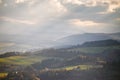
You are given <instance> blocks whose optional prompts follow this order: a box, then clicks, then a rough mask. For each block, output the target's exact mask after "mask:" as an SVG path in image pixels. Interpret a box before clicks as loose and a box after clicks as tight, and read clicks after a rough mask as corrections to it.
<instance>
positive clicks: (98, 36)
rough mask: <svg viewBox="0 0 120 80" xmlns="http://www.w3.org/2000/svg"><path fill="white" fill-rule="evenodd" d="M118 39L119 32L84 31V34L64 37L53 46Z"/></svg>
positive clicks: (119, 38) (119, 37)
mask: <svg viewBox="0 0 120 80" xmlns="http://www.w3.org/2000/svg"><path fill="white" fill-rule="evenodd" d="M108 39H113V40H120V33H113V34H105V33H84V34H76V35H71V36H67V37H64V38H62V39H59V40H57V41H56V42H55V46H57V47H69V46H72V45H80V44H83V43H85V42H90V41H100V40H108Z"/></svg>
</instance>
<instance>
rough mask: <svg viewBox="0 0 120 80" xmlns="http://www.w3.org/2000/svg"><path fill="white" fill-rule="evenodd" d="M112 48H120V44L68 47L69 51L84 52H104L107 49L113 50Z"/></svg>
mask: <svg viewBox="0 0 120 80" xmlns="http://www.w3.org/2000/svg"><path fill="white" fill-rule="evenodd" d="M111 49H120V46H106V47H82V48H75V49H74V48H73V49H68V51H80V52H84V53H91V54H92V53H93V54H94V53H102V52H103V51H105V50H111Z"/></svg>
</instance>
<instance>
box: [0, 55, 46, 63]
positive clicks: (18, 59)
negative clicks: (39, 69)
mask: <svg viewBox="0 0 120 80" xmlns="http://www.w3.org/2000/svg"><path fill="white" fill-rule="evenodd" d="M46 58H47V57H41V56H11V57H6V58H0V63H6V64H17V65H30V64H32V63H35V62H41V61H42V60H44V59H46Z"/></svg>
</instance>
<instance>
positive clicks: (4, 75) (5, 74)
mask: <svg viewBox="0 0 120 80" xmlns="http://www.w3.org/2000/svg"><path fill="white" fill-rule="evenodd" d="M7 75H8V73H0V79H1V78H5V77H6V76H7Z"/></svg>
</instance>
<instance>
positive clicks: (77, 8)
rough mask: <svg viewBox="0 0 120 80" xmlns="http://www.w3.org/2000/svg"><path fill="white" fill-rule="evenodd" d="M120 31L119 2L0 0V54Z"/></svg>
mask: <svg viewBox="0 0 120 80" xmlns="http://www.w3.org/2000/svg"><path fill="white" fill-rule="evenodd" d="M116 32H120V0H0V51H5V50H6V51H9V50H11V49H13V50H14V49H22V50H23V49H32V48H39V47H47V46H48V45H50V44H52V42H53V41H55V40H58V39H60V38H62V37H64V36H68V35H72V34H82V33H116Z"/></svg>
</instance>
